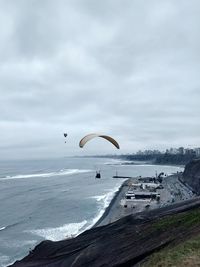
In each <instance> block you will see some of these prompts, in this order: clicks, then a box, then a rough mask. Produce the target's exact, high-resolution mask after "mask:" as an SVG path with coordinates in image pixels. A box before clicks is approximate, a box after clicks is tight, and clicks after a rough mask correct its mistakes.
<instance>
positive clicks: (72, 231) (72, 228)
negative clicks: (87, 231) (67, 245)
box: [25, 220, 87, 241]
mask: <svg viewBox="0 0 200 267" xmlns="http://www.w3.org/2000/svg"><path fill="white" fill-rule="evenodd" d="M86 224H87V221H86V220H84V221H82V222H79V223H69V224H65V225H63V226H60V227H56V228H44V229H36V230H29V231H25V232H29V233H32V234H34V235H38V236H41V237H43V238H45V239H48V240H52V241H58V240H62V239H65V238H71V237H75V236H77V235H78V234H80V233H81V232H83V231H84V226H85V225H86Z"/></svg>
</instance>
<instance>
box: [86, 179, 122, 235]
mask: <svg viewBox="0 0 200 267" xmlns="http://www.w3.org/2000/svg"><path fill="white" fill-rule="evenodd" d="M123 182H124V179H122V180H121V179H120V182H118V183H117V185H116V186H115V188H114V189H112V190H109V191H108V192H107V193H106V194H104V195H100V196H92V197H91V198H94V199H96V200H97V201H98V202H100V206H99V210H98V214H97V216H96V217H95V218H94V219H93V220H92V221H91V223H90V225H89V226H88V227H87V228H86V229H85V230H87V229H90V228H91V227H92V226H93V225H95V223H96V222H98V220H99V219H100V218H101V217H102V216H103V214H104V212H105V210H106V208H107V207H108V206H109V205H110V203H111V201H112V199H113V197H114V196H115V194H116V193H117V191H118V190H119V188H120V186H121V185H122V183H123ZM105 191H106V190H105Z"/></svg>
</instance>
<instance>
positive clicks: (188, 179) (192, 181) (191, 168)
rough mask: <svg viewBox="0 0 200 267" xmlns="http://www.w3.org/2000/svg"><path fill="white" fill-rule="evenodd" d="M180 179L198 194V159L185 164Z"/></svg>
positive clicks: (199, 182)
mask: <svg viewBox="0 0 200 267" xmlns="http://www.w3.org/2000/svg"><path fill="white" fill-rule="evenodd" d="M182 180H183V182H184V183H186V184H188V185H189V186H190V187H191V188H192V189H193V190H194V191H195V192H196V193H197V194H198V195H200V159H196V160H192V161H191V162H189V163H188V164H187V165H186V166H185V170H184V172H183V177H182Z"/></svg>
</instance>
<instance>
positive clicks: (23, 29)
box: [0, 0, 200, 159]
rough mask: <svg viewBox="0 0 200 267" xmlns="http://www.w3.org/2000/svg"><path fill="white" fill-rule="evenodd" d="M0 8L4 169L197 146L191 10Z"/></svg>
mask: <svg viewBox="0 0 200 267" xmlns="http://www.w3.org/2000/svg"><path fill="white" fill-rule="evenodd" d="M0 7H1V8H0V25H1V30H0V114H1V115H0V128H1V135H0V158H1V159H3V158H23V157H26V158H27V157H34V158H37V157H49V156H52V157H53V156H58V157H59V156H65V155H74V154H76V155H77V154H80V155H83V154H84V153H86V154H92V153H115V152H116V151H115V150H113V148H112V146H109V145H108V146H106V145H105V143H104V142H105V141H102V140H98V142H97V141H93V143H91V144H88V146H87V149H85V150H79V148H78V141H79V139H80V138H81V137H82V136H83V135H84V134H86V133H88V132H102V133H108V134H112V135H113V136H115V137H116V138H117V139H118V140H119V142H120V144H121V148H122V149H121V151H120V152H121V153H126V152H134V151H136V150H138V149H147V148H158V149H165V148H167V147H169V146H182V145H183V146H188V145H190V144H196V146H200V137H199V131H200V123H199V114H200V105H199V99H200V89H199V88H200V81H199V69H200V53H199V47H200V37H199V25H200V17H199V13H200V4H199V1H198V0H191V1H187V0H166V1H162V2H161V1H159V0H151V1H147V0H140V1H139V0H137V1H136V0H134V1H130V0H125V1H119V0H117V1H116V0H108V1H92V0H84V1H80V0H75V1H64V0H61V1H53V0H43V1H38V0H29V1H26V0H19V1H17V2H16V1H14V0H6V1H1V3H0ZM65 131H67V132H68V133H69V137H68V140H69V142H68V143H66V144H64V141H63V136H62V133H63V132H65ZM103 144H104V145H103Z"/></svg>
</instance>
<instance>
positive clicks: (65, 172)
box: [0, 169, 92, 181]
mask: <svg viewBox="0 0 200 267" xmlns="http://www.w3.org/2000/svg"><path fill="white" fill-rule="evenodd" d="M91 171H92V170H81V169H65V170H60V171H57V172H47V173H32V174H19V175H14V176H6V177H3V178H0V181H1V180H12V179H28V178H41V177H43V178H47V177H53V176H64V175H72V174H78V173H85V172H91Z"/></svg>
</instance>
